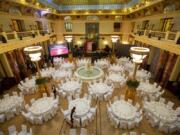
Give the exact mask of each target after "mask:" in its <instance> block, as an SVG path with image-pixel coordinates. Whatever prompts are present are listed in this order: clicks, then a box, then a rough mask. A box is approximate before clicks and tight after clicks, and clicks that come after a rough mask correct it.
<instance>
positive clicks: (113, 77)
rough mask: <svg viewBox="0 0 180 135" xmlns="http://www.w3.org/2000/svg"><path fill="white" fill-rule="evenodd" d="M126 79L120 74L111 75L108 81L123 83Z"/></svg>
mask: <svg viewBox="0 0 180 135" xmlns="http://www.w3.org/2000/svg"><path fill="white" fill-rule="evenodd" d="M123 79H124V78H123V77H122V76H121V75H120V74H110V75H109V76H108V80H110V81H112V82H121V81H122V80H123Z"/></svg>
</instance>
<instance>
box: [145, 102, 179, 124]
mask: <svg viewBox="0 0 180 135" xmlns="http://www.w3.org/2000/svg"><path fill="white" fill-rule="evenodd" d="M146 108H147V110H148V111H149V112H150V113H151V114H153V116H155V117H156V118H158V119H159V120H160V121H163V122H168V123H171V122H174V121H176V120H177V114H176V113H175V111H174V110H172V109H170V108H168V107H167V105H166V104H164V103H161V102H156V101H151V102H147V105H146Z"/></svg>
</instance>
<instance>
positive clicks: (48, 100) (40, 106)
mask: <svg viewBox="0 0 180 135" xmlns="http://www.w3.org/2000/svg"><path fill="white" fill-rule="evenodd" d="M54 104H55V101H54V99H53V98H52V97H43V98H40V99H38V100H36V101H35V102H34V103H33V104H32V105H31V107H30V109H29V110H30V112H31V113H32V114H33V115H36V116H38V115H41V114H44V113H47V112H49V111H50V110H51V109H52V108H53V106H54Z"/></svg>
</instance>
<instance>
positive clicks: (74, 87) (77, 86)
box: [61, 81, 81, 93]
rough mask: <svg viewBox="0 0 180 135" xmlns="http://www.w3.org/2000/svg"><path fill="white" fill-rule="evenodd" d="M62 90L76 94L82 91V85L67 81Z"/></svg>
mask: <svg viewBox="0 0 180 135" xmlns="http://www.w3.org/2000/svg"><path fill="white" fill-rule="evenodd" d="M61 89H62V90H63V91H65V92H68V93H69V92H75V91H77V90H79V89H81V83H79V82H78V81H67V82H65V83H63V84H62V86H61Z"/></svg>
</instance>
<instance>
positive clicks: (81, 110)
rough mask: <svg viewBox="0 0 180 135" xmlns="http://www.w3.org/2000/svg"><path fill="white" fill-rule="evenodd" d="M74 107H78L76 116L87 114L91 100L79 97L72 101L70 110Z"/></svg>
mask: <svg viewBox="0 0 180 135" xmlns="http://www.w3.org/2000/svg"><path fill="white" fill-rule="evenodd" d="M73 107H76V109H75V116H76V117H81V116H84V115H86V114H87V113H88V112H89V110H90V103H89V100H87V99H86V98H78V99H75V100H72V101H70V103H69V110H71V109H72V108H73Z"/></svg>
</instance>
